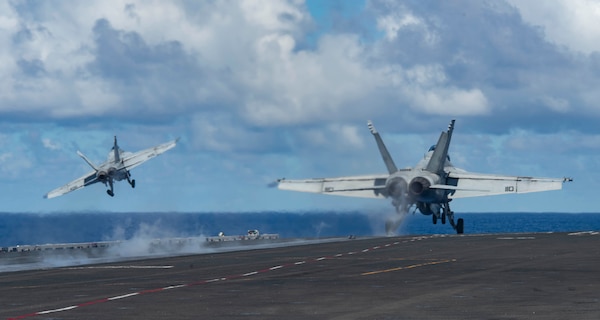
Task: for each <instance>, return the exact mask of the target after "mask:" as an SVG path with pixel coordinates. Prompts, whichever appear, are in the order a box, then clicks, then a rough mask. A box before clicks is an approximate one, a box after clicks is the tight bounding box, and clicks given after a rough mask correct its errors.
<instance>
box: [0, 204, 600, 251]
mask: <svg viewBox="0 0 600 320" xmlns="http://www.w3.org/2000/svg"><path fill="white" fill-rule="evenodd" d="M456 217H457V218H463V219H464V220H465V234H481V233H524V232H575V231H598V230H600V213H463V214H459V213H456ZM385 220H386V217H385V215H378V214H365V213H361V212H255V213H252V212H244V213H227V212H221V213H176V212H154V213H139V212H131V213H108V212H85V213H44V214H33V213H0V247H9V246H16V245H36V244H49V243H52V244H56V243H74V242H76V243H77V242H99V241H115V240H129V239H132V238H137V237H143V238H146V239H148V238H150V239H158V238H173V237H199V236H216V235H217V234H218V233H219V232H223V233H224V234H226V235H242V234H246V233H247V231H248V230H250V229H257V230H259V231H260V232H261V233H277V234H279V237H280V238H311V239H314V238H328V237H347V236H350V235H354V236H383V235H385V228H384V224H385ZM398 234H399V235H421V234H454V231H453V230H452V228H451V227H450V226H449V225H442V224H441V223H440V222H439V221H438V224H436V225H434V224H432V222H431V217H429V216H423V215H421V214H414V215H408V216H407V217H406V218H405V219H404V221H403V222H402V224H401V226H400V228H399V229H398Z"/></svg>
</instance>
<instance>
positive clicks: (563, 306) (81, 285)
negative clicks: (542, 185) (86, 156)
mask: <svg viewBox="0 0 600 320" xmlns="http://www.w3.org/2000/svg"><path fill="white" fill-rule="evenodd" d="M599 265H600V235H599V234H598V232H574V233H522V234H521V233H519V234H486V235H446V236H436V235H431V236H399V237H381V238H359V239H343V240H342V239H339V240H338V241H333V242H325V243H313V244H305V245H297V246H285V247H278V248H262V249H255V250H242V251H231V252H221V253H207V254H196V255H187V256H179V257H165V258H156V259H146V260H136V261H124V262H112V263H104V264H94V265H80V266H73V267H62V268H52V269H44V270H30V271H20V272H5V273H0V296H1V297H2V299H0V319H165V318H169V319H216V318H220V319H307V318H309V319H600V272H598V266H599Z"/></svg>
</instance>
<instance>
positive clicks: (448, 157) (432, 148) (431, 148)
mask: <svg viewBox="0 0 600 320" xmlns="http://www.w3.org/2000/svg"><path fill="white" fill-rule="evenodd" d="M433 150H435V144H434V145H432V146H431V147H430V148H429V150H428V151H427V152H430V151H433ZM446 159H448V161H449V162H452V161H450V156H449V155H446Z"/></svg>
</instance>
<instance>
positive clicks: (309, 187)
mask: <svg viewBox="0 0 600 320" xmlns="http://www.w3.org/2000/svg"><path fill="white" fill-rule="evenodd" d="M387 177H388V175H369V176H353V177H339V178H315V179H304V180H287V179H280V180H279V181H278V185H277V187H278V188H279V189H281V190H289V191H299V192H311V193H321V194H329V195H337V196H347V197H358V198H383V197H384V196H383V195H382V194H381V192H380V191H381V190H382V189H384V188H385V181H386V179H387Z"/></svg>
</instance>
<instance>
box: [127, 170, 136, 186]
mask: <svg viewBox="0 0 600 320" xmlns="http://www.w3.org/2000/svg"><path fill="white" fill-rule="evenodd" d="M126 172H127V182H129V185H130V186H131V187H132V188H135V179H131V174H130V173H129V171H126Z"/></svg>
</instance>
